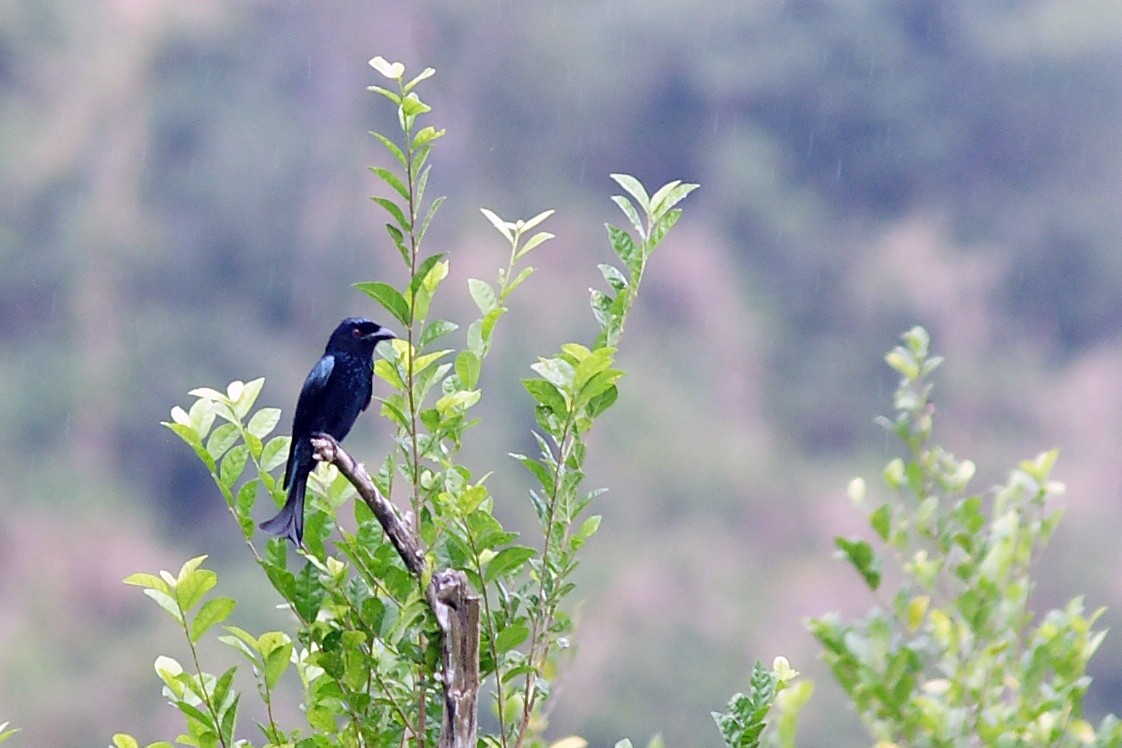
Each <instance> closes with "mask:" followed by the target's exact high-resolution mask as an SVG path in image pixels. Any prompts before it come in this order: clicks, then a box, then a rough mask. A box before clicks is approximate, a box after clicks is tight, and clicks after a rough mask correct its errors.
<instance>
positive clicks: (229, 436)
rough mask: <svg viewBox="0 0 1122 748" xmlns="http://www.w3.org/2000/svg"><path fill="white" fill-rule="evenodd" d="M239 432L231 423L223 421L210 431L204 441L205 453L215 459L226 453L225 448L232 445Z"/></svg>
mask: <svg viewBox="0 0 1122 748" xmlns="http://www.w3.org/2000/svg"><path fill="white" fill-rule="evenodd" d="M239 435H240V433H239V431H238V427H237V425H236V424H233V423H224V424H222V425H221V426H219V427H218V428H216V429H215V430H214V431H212V432H211V434H210V438H209V439H207V442H206V451H207V453H208V454H209V455H210V456H211V457H212V458H214V459H215V460H217V459H219V458H220V457H222V455H224V454H226V450H228V449H229V448H230V447H232V446H234V443H235V442H236V441H237V440H238V437H239Z"/></svg>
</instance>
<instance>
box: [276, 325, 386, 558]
mask: <svg viewBox="0 0 1122 748" xmlns="http://www.w3.org/2000/svg"><path fill="white" fill-rule="evenodd" d="M394 337H397V336H396V335H394V334H393V333H392V332H390V331H389V330H387V329H386V328H384V327H382V326H381V325H379V324H378V323H377V322H371V321H370V320H368V319H365V318H363V317H347V318H346V319H345V320H343V321H342V322H340V323H339V326H338V327H336V328H335V332H333V333H331V339H330V340H328V341H327V348H326V349H324V352H323V357H322V358H320V360H319V361H318V362H316V365H315V366H314V367H312V370H311V372H310V373H309V374H308V378H307V379H305V380H304V386H303V387H301V388H300V397H299V398H298V399H297V400H296V413H295V414H294V415H293V417H292V444H291V446H290V447H289V450H288V463H287V464H286V465H285V467H284V487H285V489H287V491H288V499H287V500H286V501H285V503H284V508H282V509H281V510H280V512H279V513H278V514H277V515H276V516H275V517H273V518H272V519H267V520H265V521H264V522H262V523H261V525H260V527H261V529H262V530H265V531H266V532H270V533H272V534H273V535H276V536H278V537H282V538H288V539H289V540H291V541H292V542H293V543H294V544H296V545H297V546H299V545H301V544H302V543H303V539H304V491H305V489H306V487H307V484H308V474H309V473H311V472H312V470H313V469H314V468H315V459H314V458H313V457H312V443H311V437H312V436H313V435H314V434H318V433H325V434H330V435H331V436H333V437H335V439H336V440H338V441H343V439H344V438H346V436H347V434H348V433H350V430H351V427H352V426H354V424H355V420H356V419H357V418H358V414H359V413H361V412H362V411H364V410H366V408H367V406H368V405H370V398H371V396H372V394H373V384H374V383H373V368H372V363H371V359H372V358H373V356H374V347H375V346H376V345H377V344H378V343H379V342H381V341H383V340H389V339H390V338H394Z"/></svg>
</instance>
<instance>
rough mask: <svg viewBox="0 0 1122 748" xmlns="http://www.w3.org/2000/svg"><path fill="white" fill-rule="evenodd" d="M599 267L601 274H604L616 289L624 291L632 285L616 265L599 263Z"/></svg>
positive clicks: (609, 283) (610, 284)
mask: <svg viewBox="0 0 1122 748" xmlns="http://www.w3.org/2000/svg"><path fill="white" fill-rule="evenodd" d="M597 267H599V268H600V274H601V275H603V276H604V280H606V281H607V282H608V285H609V286H611V287H612V288H614V289H615V290H616V291H622V290H623V289H625V288H627V287H628V286H629V285H630V284H629V283H628V282H627V278H626V277H624V275H623V273H621V272H620V270H619V268H617V267H615V266H614V265H608V264H602V265H597Z"/></svg>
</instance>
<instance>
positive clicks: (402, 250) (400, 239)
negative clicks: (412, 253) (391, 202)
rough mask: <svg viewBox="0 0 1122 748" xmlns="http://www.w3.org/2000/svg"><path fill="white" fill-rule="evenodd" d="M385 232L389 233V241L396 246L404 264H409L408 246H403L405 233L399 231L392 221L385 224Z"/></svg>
mask: <svg viewBox="0 0 1122 748" xmlns="http://www.w3.org/2000/svg"><path fill="white" fill-rule="evenodd" d="M386 233H387V234H389V235H390V241H392V242H393V245H394V246H395V247H397V251H398V254H400V255H401V259H402V260H403V261H404V262H405V264H406V265H408V264H409V247H407V246H405V234H403V233H401V229H399V228H398V227H397V226H394V225H393V224H392V223H387V224H386Z"/></svg>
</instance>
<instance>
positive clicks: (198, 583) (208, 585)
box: [175, 569, 218, 611]
mask: <svg viewBox="0 0 1122 748" xmlns="http://www.w3.org/2000/svg"><path fill="white" fill-rule="evenodd" d="M216 584H218V575H217V574H215V573H214V572H213V571H211V570H210V569H194V570H192V571H190V572H188V573H187V575H186V576H183V575H182V574H181V576H180V579H179V584H177V585H176V588H175V594H176V597H177V598H178V599H179V604H180V605H181V606H182V607H183V610H184V611H189V610H191V609H192V608H194V607H195V606H196V605H198V604H199V601H200V600H202V599H203V595H205V594H206V593H208V592H210V591H211V590H212V589H214V586H215V585H216Z"/></svg>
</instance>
